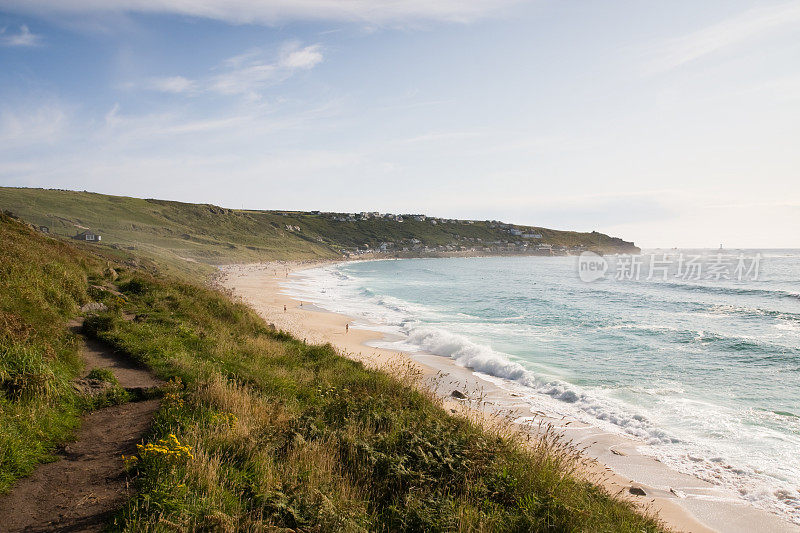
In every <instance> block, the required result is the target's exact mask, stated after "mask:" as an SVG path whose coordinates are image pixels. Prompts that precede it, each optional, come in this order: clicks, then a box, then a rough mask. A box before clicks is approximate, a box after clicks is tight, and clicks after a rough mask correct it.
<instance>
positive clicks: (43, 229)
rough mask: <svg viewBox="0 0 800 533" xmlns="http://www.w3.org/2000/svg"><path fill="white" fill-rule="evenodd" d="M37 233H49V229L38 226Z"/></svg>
mask: <svg viewBox="0 0 800 533" xmlns="http://www.w3.org/2000/svg"><path fill="white" fill-rule="evenodd" d="M39 231H41V232H42V233H50V228H48V227H47V226H39Z"/></svg>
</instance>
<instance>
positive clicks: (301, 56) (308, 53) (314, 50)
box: [280, 44, 322, 70]
mask: <svg viewBox="0 0 800 533" xmlns="http://www.w3.org/2000/svg"><path fill="white" fill-rule="evenodd" d="M321 62H322V52H321V51H320V46H319V45H318V44H315V45H313V46H306V47H305V48H300V49H297V48H294V49H290V50H287V51H286V52H284V56H283V57H282V58H281V62H280V64H281V66H282V67H285V68H288V69H305V70H307V69H311V68H314V67H315V66H316V65H317V64H319V63H321Z"/></svg>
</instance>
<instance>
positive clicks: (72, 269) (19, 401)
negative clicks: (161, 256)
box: [0, 214, 110, 492]
mask: <svg viewBox="0 0 800 533" xmlns="http://www.w3.org/2000/svg"><path fill="white" fill-rule="evenodd" d="M0 242H2V246H0V492H3V491H5V490H7V489H8V488H9V486H10V484H11V483H12V482H13V481H14V480H15V479H17V478H18V477H20V476H24V475H27V474H29V473H30V472H31V471H32V469H33V468H34V467H35V465H36V464H37V463H39V462H42V461H44V460H46V459H47V458H48V457H49V456H50V453H51V452H52V451H53V449H54V447H55V446H56V444H58V443H59V442H62V441H64V440H65V439H67V438H68V437H69V435H70V434H71V432H72V430H73V429H74V427H75V426H76V424H77V423H78V417H79V416H80V414H81V413H82V412H83V411H85V410H86V409H89V408H91V407H93V406H94V405H93V401H89V400H88V399H87V398H83V397H81V396H79V395H78V394H77V393H76V392H75V390H73V388H72V387H71V384H70V380H72V379H73V378H75V377H77V375H78V372H79V371H80V369H81V361H80V358H79V356H78V353H77V347H78V342H77V338H76V336H75V335H74V334H72V333H71V332H70V330H69V329H68V328H67V321H68V320H69V319H70V318H72V317H74V316H75V315H77V314H78V311H79V306H80V305H81V304H83V303H86V302H88V301H89V300H91V299H92V294H94V293H95V292H96V289H95V288H94V287H98V286H99V285H96V284H102V283H105V281H106V277H107V274H110V271H108V270H107V269H106V268H105V266H104V263H103V262H102V261H100V260H99V259H98V258H95V257H92V256H89V255H87V254H85V253H82V252H81V251H80V250H77V249H75V247H73V246H70V245H68V244H65V243H63V242H60V241H58V240H56V239H49V238H45V237H43V236H41V235H39V234H37V233H35V232H34V231H32V230H31V229H30V228H28V227H27V226H25V225H23V224H22V223H20V222H17V221H14V220H12V219H10V218H9V217H7V216H5V215H3V214H0ZM90 280H91V285H90ZM95 296H96V294H95ZM95 400H96V399H95ZM95 403H96V402H95Z"/></svg>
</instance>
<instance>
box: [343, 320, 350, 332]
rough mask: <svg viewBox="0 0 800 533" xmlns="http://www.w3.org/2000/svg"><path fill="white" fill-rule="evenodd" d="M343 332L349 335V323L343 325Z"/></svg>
mask: <svg viewBox="0 0 800 533" xmlns="http://www.w3.org/2000/svg"><path fill="white" fill-rule="evenodd" d="M344 332H345V333H350V322H347V323H346V324H345V325H344Z"/></svg>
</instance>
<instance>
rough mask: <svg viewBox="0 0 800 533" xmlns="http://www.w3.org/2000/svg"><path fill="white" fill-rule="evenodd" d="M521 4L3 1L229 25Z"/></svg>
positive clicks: (467, 11) (430, 16) (454, 15)
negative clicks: (184, 17)
mask: <svg viewBox="0 0 800 533" xmlns="http://www.w3.org/2000/svg"><path fill="white" fill-rule="evenodd" d="M519 1H520V0H436V1H431V0H258V1H254V0H194V1H191V2H187V1H186V0H114V1H113V2H110V1H108V0H6V1H5V2H4V9H6V10H8V11H16V12H22V13H35V14H39V15H46V14H72V15H85V14H109V13H165V14H178V15H188V16H193V17H201V18H209V19H215V20H221V21H225V22H230V23H234V24H244V23H247V24H275V23H278V22H281V21H287V20H340V21H353V22H364V23H369V24H388V23H397V22H411V21H425V20H437V21H447V22H470V21H473V20H476V19H479V18H482V17H485V16H487V15H489V14H492V13H495V12H497V11H499V10H501V9H503V8H504V7H507V6H509V5H511V4H515V3H518V2H519Z"/></svg>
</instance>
